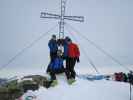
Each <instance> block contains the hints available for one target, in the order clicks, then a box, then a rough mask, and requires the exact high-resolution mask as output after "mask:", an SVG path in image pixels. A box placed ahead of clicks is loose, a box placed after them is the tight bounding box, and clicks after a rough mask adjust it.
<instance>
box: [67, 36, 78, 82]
mask: <svg viewBox="0 0 133 100" xmlns="http://www.w3.org/2000/svg"><path fill="white" fill-rule="evenodd" d="M79 56H80V51H79V48H78V45H77V44H75V43H73V42H72V40H71V39H69V40H68V58H67V60H66V65H67V66H66V76H67V79H68V82H69V83H71V82H73V81H75V76H76V72H75V70H74V67H75V64H76V61H77V62H79Z"/></svg>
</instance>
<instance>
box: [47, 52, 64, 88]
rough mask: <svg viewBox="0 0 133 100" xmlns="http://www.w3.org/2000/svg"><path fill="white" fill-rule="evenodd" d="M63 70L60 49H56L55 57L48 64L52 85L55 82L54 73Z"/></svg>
mask: <svg viewBox="0 0 133 100" xmlns="http://www.w3.org/2000/svg"><path fill="white" fill-rule="evenodd" d="M64 71H65V69H64V65H63V58H62V51H61V50H58V51H57V57H56V58H54V59H53V60H52V62H51V63H50V65H49V72H50V73H49V74H50V76H51V81H52V84H51V85H52V86H54V85H56V84H57V79H56V74H59V73H63V72H64Z"/></svg>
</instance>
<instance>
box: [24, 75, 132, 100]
mask: <svg viewBox="0 0 133 100" xmlns="http://www.w3.org/2000/svg"><path fill="white" fill-rule="evenodd" d="M57 78H58V85H57V86H56V87H51V88H49V89H46V88H43V87H40V89H39V90H37V91H34V92H31V91H29V92H27V93H26V94H24V96H23V98H25V97H27V96H30V95H32V96H36V99H35V100H129V84H127V83H123V82H114V81H107V80H99V81H88V80H83V79H78V78H77V81H76V82H75V83H74V84H72V85H68V84H67V81H66V78H64V75H58V76H57ZM132 97H133V94H132ZM23 100H25V99H23Z"/></svg>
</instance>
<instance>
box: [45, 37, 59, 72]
mask: <svg viewBox="0 0 133 100" xmlns="http://www.w3.org/2000/svg"><path fill="white" fill-rule="evenodd" d="M48 47H49V50H50V63H51V62H52V61H53V60H54V59H55V58H56V56H57V51H58V44H57V41H56V35H52V38H51V39H50V40H49V43H48ZM48 72H49V66H48V68H47V73H48Z"/></svg>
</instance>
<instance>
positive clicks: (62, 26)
mask: <svg viewBox="0 0 133 100" xmlns="http://www.w3.org/2000/svg"><path fill="white" fill-rule="evenodd" d="M65 4H66V2H65V0H61V18H60V22H59V38H64V16H65Z"/></svg>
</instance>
